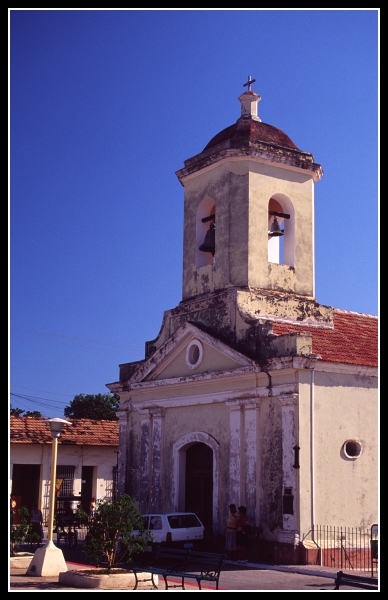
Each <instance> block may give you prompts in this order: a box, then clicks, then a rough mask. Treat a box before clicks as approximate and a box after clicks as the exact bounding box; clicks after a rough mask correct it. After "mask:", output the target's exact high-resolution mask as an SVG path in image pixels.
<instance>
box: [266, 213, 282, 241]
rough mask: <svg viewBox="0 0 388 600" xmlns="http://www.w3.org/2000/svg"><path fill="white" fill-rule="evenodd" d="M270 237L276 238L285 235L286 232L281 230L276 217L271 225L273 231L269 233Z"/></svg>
mask: <svg viewBox="0 0 388 600" xmlns="http://www.w3.org/2000/svg"><path fill="white" fill-rule="evenodd" d="M268 235H270V236H272V237H275V236H278V237H279V236H281V235H284V231H283V230H282V229H280V225H279V221H278V220H277V218H276V217H274V220H273V223H272V225H271V229H270V230H269V232H268Z"/></svg>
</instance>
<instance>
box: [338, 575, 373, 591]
mask: <svg viewBox="0 0 388 600" xmlns="http://www.w3.org/2000/svg"><path fill="white" fill-rule="evenodd" d="M377 583H378V581H377V578H376V577H363V576H362V575H352V574H348V573H344V572H343V571H338V573H337V577H336V578H335V579H334V584H335V587H334V589H335V590H339V589H340V585H341V584H342V585H346V584H350V585H353V586H354V587H360V588H362V589H364V590H365V589H369V590H376V589H377Z"/></svg>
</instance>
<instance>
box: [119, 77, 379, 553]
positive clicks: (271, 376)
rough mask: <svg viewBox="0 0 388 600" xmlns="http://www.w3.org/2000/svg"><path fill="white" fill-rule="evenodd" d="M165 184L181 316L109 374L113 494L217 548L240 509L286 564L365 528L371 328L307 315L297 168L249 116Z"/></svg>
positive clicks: (306, 259) (310, 225)
mask: <svg viewBox="0 0 388 600" xmlns="http://www.w3.org/2000/svg"><path fill="white" fill-rule="evenodd" d="M254 81H255V80H252V79H251V77H250V76H249V77H248V81H247V83H246V84H244V87H246V88H247V89H246V90H245V91H244V92H243V93H241V95H240V96H239V97H238V100H239V101H240V103H241V114H240V116H239V118H238V119H237V121H236V122H235V123H233V124H232V125H230V126H229V127H226V129H223V130H222V131H220V132H219V133H217V134H216V135H215V136H214V137H213V138H212V139H211V140H210V141H209V143H208V144H207V145H206V146H205V148H204V149H203V150H202V151H201V152H200V153H199V154H197V155H195V156H193V157H191V158H188V159H187V160H185V161H184V166H183V168H181V169H180V170H178V171H177V173H176V175H177V178H178V180H179V182H180V183H181V185H182V186H183V188H184V247H183V274H182V300H181V302H180V303H179V304H178V306H176V307H175V308H172V309H169V310H166V311H165V312H164V315H163V318H162V319H161V320H162V324H161V329H160V332H159V334H158V335H157V337H156V338H155V339H154V340H152V341H147V342H146V344H145V348H146V350H145V357H144V359H143V360H140V361H137V362H131V363H126V364H122V365H120V366H119V380H118V381H116V382H113V383H109V384H107V387H108V389H109V390H110V391H111V392H112V393H114V394H117V395H119V397H120V411H119V413H118V414H119V426H120V436H119V461H118V462H119V476H118V477H119V478H118V489H119V493H124V492H125V493H128V494H130V495H131V496H133V497H134V498H135V499H136V500H137V502H138V506H139V509H140V510H141V511H143V512H149V511H194V512H196V513H197V514H198V515H199V517H200V518H201V520H202V521H203V523H204V524H205V528H206V531H207V532H208V533H209V532H212V534H214V535H222V534H224V531H225V519H226V516H227V514H228V505H229V504H230V503H235V504H236V505H237V506H239V505H241V504H243V505H245V506H246V507H247V515H248V516H249V520H250V523H251V524H253V525H254V526H255V527H256V529H257V530H258V531H260V536H261V539H262V540H263V542H267V543H268V544H277V545H278V546H279V545H280V546H283V547H284V548H285V549H286V550H287V548H288V549H290V551H291V553H292V552H293V551H294V550H295V548H297V546H298V543H299V540H304V539H308V538H309V537H310V538H311V532H312V531H313V530H314V527H315V526H316V524H322V525H333V526H345V527H370V526H371V525H372V524H373V523H377V522H378V319H377V317H376V316H372V315H365V314H359V313H355V312H350V311H346V310H339V309H336V308H334V307H332V306H325V305H322V304H319V302H318V301H317V300H316V298H315V283H314V226H315V224H314V186H315V184H316V183H318V182H319V180H320V179H321V177H322V175H323V171H322V167H321V166H320V165H319V164H317V163H316V162H315V161H314V157H313V155H312V154H311V153H309V152H306V151H302V150H300V149H299V148H298V147H297V146H296V145H295V143H294V142H293V141H292V140H291V139H290V138H289V137H288V136H287V135H286V134H285V133H284V132H283V131H281V130H279V129H277V128H276V127H274V126H272V125H269V124H266V123H264V122H262V120H261V118H260V117H259V116H258V104H259V102H260V100H261V98H260V96H259V95H258V94H257V93H256V92H254V91H253V89H252V84H253V83H254Z"/></svg>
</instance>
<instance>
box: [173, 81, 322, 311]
mask: <svg viewBox="0 0 388 600" xmlns="http://www.w3.org/2000/svg"><path fill="white" fill-rule="evenodd" d="M254 82H255V80H254V79H253V80H252V79H251V77H250V76H249V77H248V81H247V82H246V83H245V84H244V86H245V87H247V90H246V91H245V92H244V93H242V94H241V95H240V96H239V98H238V99H239V101H240V103H241V115H240V117H239V119H237V121H236V123H234V124H233V125H231V126H229V127H227V128H226V129H224V130H222V131H221V132H220V133H218V134H217V135H215V136H214V137H213V138H212V139H211V140H210V142H209V143H208V144H207V145H206V146H205V148H204V149H203V151H202V152H201V153H200V154H197V155H196V156H193V157H192V158H189V159H187V160H186V161H184V168H183V169H181V170H179V171H177V173H176V175H177V177H178V179H179V181H180V182H181V184H182V185H183V187H184V244H183V293H182V300H183V301H184V300H189V299H191V298H195V297H197V296H200V295H203V294H209V293H213V292H218V291H222V290H226V289H228V288H233V287H235V288H257V289H262V290H268V291H277V292H286V293H288V294H290V293H291V294H297V295H299V296H305V297H309V298H314V297H315V289H314V183H315V182H316V181H318V180H319V179H320V178H321V177H322V168H321V166H320V165H318V164H316V163H315V162H314V158H313V156H312V154H310V153H307V152H303V151H302V150H300V149H299V148H297V146H296V145H295V144H294V142H293V141H292V140H291V139H290V138H289V137H288V136H287V135H286V134H285V133H283V132H282V131H280V130H279V129H277V128H276V127H273V126H272V125H268V124H266V123H263V122H262V121H261V119H260V117H259V116H258V103H259V102H260V100H261V97H260V96H259V95H258V94H257V93H256V92H254V91H253V90H252V89H251V86H252V84H253V83H254Z"/></svg>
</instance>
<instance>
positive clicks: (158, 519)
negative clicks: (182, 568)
mask: <svg viewBox="0 0 388 600" xmlns="http://www.w3.org/2000/svg"><path fill="white" fill-rule="evenodd" d="M143 518H144V528H145V529H146V531H147V532H149V533H150V535H151V540H150V541H149V542H148V545H147V551H152V550H153V549H155V546H156V545H157V544H162V545H163V546H170V547H177V548H194V547H195V548H198V549H199V548H200V546H201V542H202V540H203V532H204V530H205V527H204V525H203V523H201V521H200V520H199V518H198V517H197V515H196V514H195V513H190V512H179V513H178V512H172V513H147V514H145V515H143Z"/></svg>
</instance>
